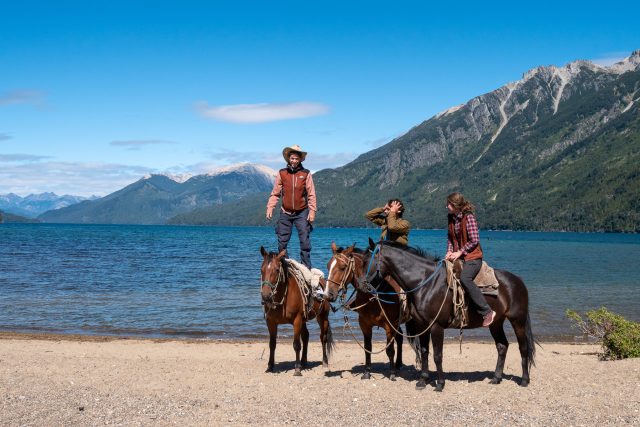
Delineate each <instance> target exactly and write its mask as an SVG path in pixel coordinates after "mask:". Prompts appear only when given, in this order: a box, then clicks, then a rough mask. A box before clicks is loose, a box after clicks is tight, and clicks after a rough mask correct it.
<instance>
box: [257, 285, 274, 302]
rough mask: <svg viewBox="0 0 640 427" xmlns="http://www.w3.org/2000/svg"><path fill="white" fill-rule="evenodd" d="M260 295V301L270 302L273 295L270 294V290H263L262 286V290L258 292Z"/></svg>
mask: <svg viewBox="0 0 640 427" xmlns="http://www.w3.org/2000/svg"><path fill="white" fill-rule="evenodd" d="M260 295H261V296H262V302H263V303H265V302H271V299H272V298H273V295H272V294H271V291H265V289H264V288H262V292H260Z"/></svg>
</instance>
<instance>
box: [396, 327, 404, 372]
mask: <svg viewBox="0 0 640 427" xmlns="http://www.w3.org/2000/svg"><path fill="white" fill-rule="evenodd" d="M395 340H396V347H397V348H396V370H398V371H399V370H400V369H402V342H403V336H402V327H401V326H400V325H398V333H397V334H396V337H395Z"/></svg>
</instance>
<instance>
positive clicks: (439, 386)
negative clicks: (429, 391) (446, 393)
mask: <svg viewBox="0 0 640 427" xmlns="http://www.w3.org/2000/svg"><path fill="white" fill-rule="evenodd" d="M443 388H444V383H436V388H435V391H439V392H441V391H442V389H443Z"/></svg>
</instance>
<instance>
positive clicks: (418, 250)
mask: <svg viewBox="0 0 640 427" xmlns="http://www.w3.org/2000/svg"><path fill="white" fill-rule="evenodd" d="M379 244H380V245H383V246H391V247H392V248H396V249H401V250H403V251H405V252H409V253H410V254H413V255H417V256H419V257H421V258H425V259H426V260H428V261H432V262H438V261H440V257H439V256H437V255H433V254H431V253H429V252H427V251H425V250H424V249H422V248H417V247H413V246H406V245H403V244H402V243H398V242H393V241H390V240H383V241H381V242H380V243H379Z"/></svg>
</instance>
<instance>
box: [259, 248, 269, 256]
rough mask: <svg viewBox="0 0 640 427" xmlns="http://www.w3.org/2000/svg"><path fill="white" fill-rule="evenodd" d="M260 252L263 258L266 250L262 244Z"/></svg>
mask: <svg viewBox="0 0 640 427" xmlns="http://www.w3.org/2000/svg"><path fill="white" fill-rule="evenodd" d="M260 254H261V255H262V257H263V258H264V257H266V256H267V251H266V250H265V249H264V246H260Z"/></svg>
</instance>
